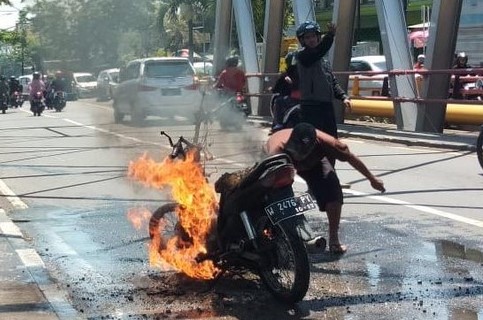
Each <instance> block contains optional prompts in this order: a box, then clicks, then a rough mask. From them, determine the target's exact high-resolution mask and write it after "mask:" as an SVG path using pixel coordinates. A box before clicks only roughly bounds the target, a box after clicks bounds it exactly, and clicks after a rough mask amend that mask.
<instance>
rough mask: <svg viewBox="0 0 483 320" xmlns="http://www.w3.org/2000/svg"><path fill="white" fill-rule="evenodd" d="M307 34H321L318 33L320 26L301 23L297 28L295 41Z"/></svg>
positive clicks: (312, 23) (309, 22)
mask: <svg viewBox="0 0 483 320" xmlns="http://www.w3.org/2000/svg"><path fill="white" fill-rule="evenodd" d="M307 32H315V33H316V34H319V35H320V34H322V32H321V31H320V26H319V24H318V23H317V22H315V21H305V22H304V23H302V24H301V25H300V26H299V27H298V28H297V31H296V32H295V34H296V35H297V39H299V41H300V39H301V38H302V37H303V35H304V34H306V33H307Z"/></svg>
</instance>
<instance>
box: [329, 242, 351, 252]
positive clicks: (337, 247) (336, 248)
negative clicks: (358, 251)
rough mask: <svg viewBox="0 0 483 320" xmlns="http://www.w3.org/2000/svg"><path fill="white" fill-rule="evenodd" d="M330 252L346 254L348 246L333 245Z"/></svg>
mask: <svg viewBox="0 0 483 320" xmlns="http://www.w3.org/2000/svg"><path fill="white" fill-rule="evenodd" d="M329 252H330V253H332V254H344V253H346V252H347V246H345V245H343V244H331V245H330V246H329Z"/></svg>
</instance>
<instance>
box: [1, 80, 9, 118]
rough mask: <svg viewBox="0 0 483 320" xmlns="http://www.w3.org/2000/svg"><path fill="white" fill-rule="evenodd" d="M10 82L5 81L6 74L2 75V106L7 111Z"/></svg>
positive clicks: (3, 110)
mask: <svg viewBox="0 0 483 320" xmlns="http://www.w3.org/2000/svg"><path fill="white" fill-rule="evenodd" d="M8 91H9V89H8V83H7V81H5V76H4V75H0V104H1V105H0V108H1V109H2V112H3V113H5V110H6V108H7V104H8Z"/></svg>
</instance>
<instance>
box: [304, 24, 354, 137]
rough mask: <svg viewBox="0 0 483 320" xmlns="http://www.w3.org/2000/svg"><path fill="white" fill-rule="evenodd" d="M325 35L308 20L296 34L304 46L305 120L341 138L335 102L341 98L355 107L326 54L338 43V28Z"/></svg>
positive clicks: (332, 25)
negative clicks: (336, 76) (336, 39)
mask: <svg viewBox="0 0 483 320" xmlns="http://www.w3.org/2000/svg"><path fill="white" fill-rule="evenodd" d="M327 27H328V32H327V33H326V34H325V35H323V36H322V32H321V31H320V27H319V25H318V24H317V23H316V22H313V21H306V22H304V23H302V24H301V25H300V26H299V27H298V28H297V31H296V35H297V38H298V40H299V42H300V45H301V46H302V49H300V50H299V51H298V52H297V55H296V58H297V68H298V72H299V79H300V81H299V88H300V99H301V111H302V120H303V121H304V122H308V123H310V124H312V125H313V126H315V127H316V128H317V129H319V130H322V131H324V132H326V133H328V134H330V135H331V136H333V137H334V138H337V124H336V119H335V111H334V105H333V102H332V100H333V99H334V98H337V99H339V100H341V101H343V102H344V105H345V107H346V108H348V109H349V111H350V108H351V103H350V99H349V96H348V95H347V94H346V93H345V92H344V90H343V89H342V88H341V87H340V85H339V83H338V82H337V79H336V78H335V77H334V75H333V73H332V68H331V66H330V64H329V63H328V62H327V61H326V60H324V55H325V54H326V53H327V51H328V50H329V49H330V47H331V45H332V42H333V41H334V36H335V31H336V27H335V25H334V24H332V23H329V24H328V25H327Z"/></svg>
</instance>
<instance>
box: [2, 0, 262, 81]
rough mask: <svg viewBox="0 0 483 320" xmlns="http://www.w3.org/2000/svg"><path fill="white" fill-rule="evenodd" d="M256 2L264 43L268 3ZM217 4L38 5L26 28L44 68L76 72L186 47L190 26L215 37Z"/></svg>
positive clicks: (72, 1)
mask: <svg viewBox="0 0 483 320" xmlns="http://www.w3.org/2000/svg"><path fill="white" fill-rule="evenodd" d="M2 1H3V2H5V1H6V0H0V3H1V2H2ZM251 1H252V8H253V14H254V20H255V28H256V32H257V38H258V39H257V40H258V41H262V35H263V24H264V17H265V16H264V14H265V12H264V11H265V3H266V0H251ZM216 2H217V1H216V0H136V1H132V0H36V1H35V3H34V5H31V6H29V7H27V8H26V9H25V11H26V13H28V16H29V17H32V18H30V19H29V20H28V23H27V27H26V29H27V34H28V37H27V38H29V40H28V41H27V46H28V47H29V50H30V51H29V53H31V54H32V55H34V56H35V59H34V60H35V62H36V64H37V68H40V69H43V68H44V67H45V68H47V69H49V66H48V63H47V64H46V65H45V66H44V65H43V63H42V61H52V60H60V61H64V62H65V67H66V68H70V69H71V70H75V69H78V70H80V69H82V70H92V71H97V70H99V69H100V68H104V67H106V68H107V67H111V66H119V65H120V64H122V63H123V62H124V61H127V60H129V59H132V58H134V57H143V56H148V55H154V54H157V53H161V52H162V53H163V54H164V53H165V52H169V51H171V52H172V51H175V50H177V49H180V48H182V47H186V46H187V44H188V40H189V39H188V38H189V32H188V30H189V28H188V25H192V26H194V29H195V30H196V31H195V33H197V32H203V33H210V34H213V32H214V28H215V12H216ZM3 37H5V36H3ZM24 38H25V37H24ZM233 38H234V39H236V33H234V37H233ZM17 41H18V40H17ZM195 44H196V43H195ZM197 49H198V50H199V47H198V48H197ZM207 49H208V47H207Z"/></svg>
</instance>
